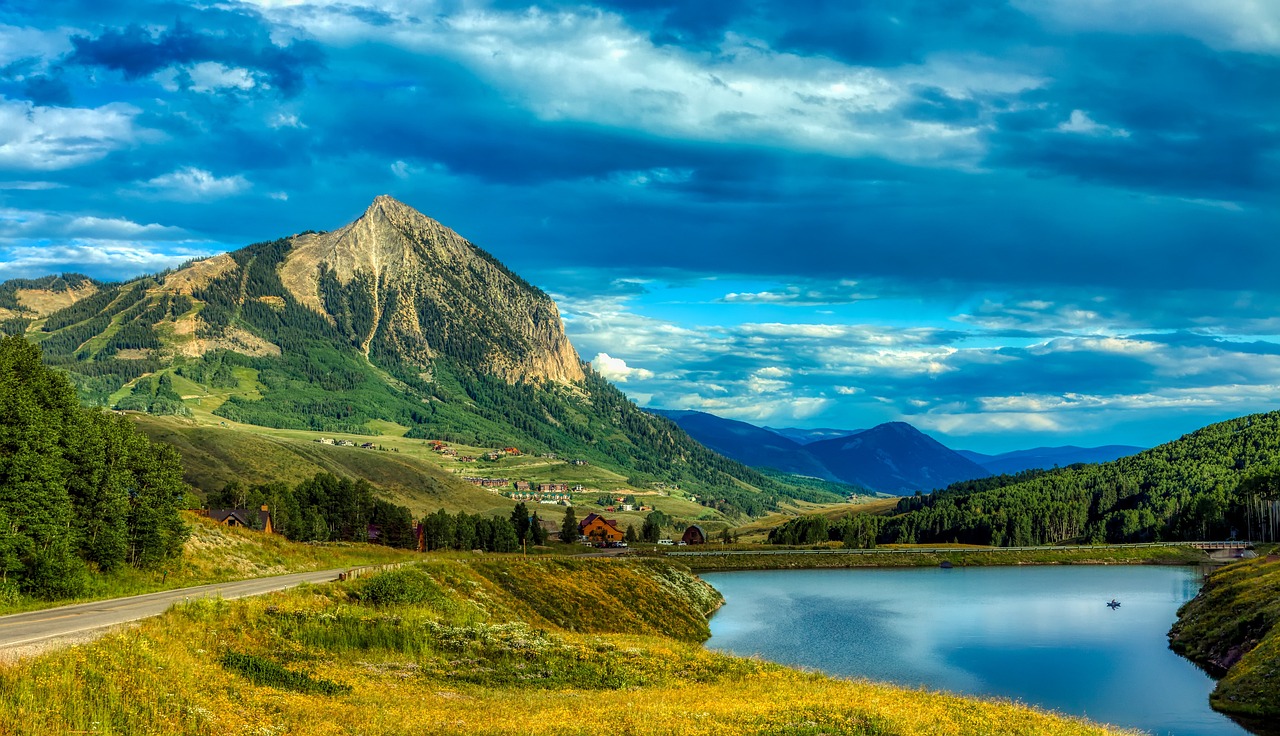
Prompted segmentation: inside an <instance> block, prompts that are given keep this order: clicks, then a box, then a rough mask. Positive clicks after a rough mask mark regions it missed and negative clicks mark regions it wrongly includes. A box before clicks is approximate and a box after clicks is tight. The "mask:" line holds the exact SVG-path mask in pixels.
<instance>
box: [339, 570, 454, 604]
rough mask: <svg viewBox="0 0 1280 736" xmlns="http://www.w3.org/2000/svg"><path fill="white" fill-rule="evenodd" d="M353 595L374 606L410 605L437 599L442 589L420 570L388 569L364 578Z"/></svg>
mask: <svg viewBox="0 0 1280 736" xmlns="http://www.w3.org/2000/svg"><path fill="white" fill-rule="evenodd" d="M355 596H356V597H357V598H358V599H360V600H361V601H364V602H365V603H371V604H373V605H375V606H391V605H397V604H409V605H412V604H419V603H426V602H428V601H432V600H438V599H439V598H441V597H442V596H443V591H441V590H440V586H438V585H436V582H435V581H434V580H432V579H431V576H430V575H427V574H426V573H425V572H423V571H422V570H412V569H409V570H389V571H387V572H381V573H378V574H377V575H374V576H373V577H370V578H366V579H365V580H364V582H363V583H362V584H360V586H359V587H358V588H357V589H356V591H355Z"/></svg>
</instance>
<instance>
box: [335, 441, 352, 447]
mask: <svg viewBox="0 0 1280 736" xmlns="http://www.w3.org/2000/svg"><path fill="white" fill-rule="evenodd" d="M334 444H335V445H337V446H338V447H355V446H356V443H354V442H352V441H351V440H338V441H337V442H335V443H334Z"/></svg>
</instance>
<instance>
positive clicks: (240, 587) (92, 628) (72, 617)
mask: <svg viewBox="0 0 1280 736" xmlns="http://www.w3.org/2000/svg"><path fill="white" fill-rule="evenodd" d="M341 572H343V570H341V569H339V570H321V571H318V572H299V573H293V574H291V575H277V576H275V577H269V578H258V579H256V580H240V581H236V582H232V583H216V584H214V585H201V586H198V587H195V588H179V589H177V590H166V591H161V592H159V593H147V594H145V595H135V596H131V597H129V598H112V599H111V600H105V601H97V602H95V603H79V604H76V605H74V606H62V607H60V608H48V609H45V610H43V611H31V612H29V613H15V614H13V615H10V616H0V659H2V658H3V655H4V654H5V653H6V650H11V651H12V650H16V649H20V648H24V647H31V646H33V645H40V644H44V643H48V642H49V641H50V640H53V639H58V638H62V637H86V636H88V637H91V636H93V635H94V634H96V633H103V632H105V630H106V629H109V628H111V627H112V626H117V625H119V624H123V623H128V622H130V621H137V620H138V619H142V618H148V617H150V616H157V615H159V614H161V613H164V612H165V611H166V610H168V609H169V606H171V605H173V604H174V603H178V602H181V601H184V600H188V599H191V598H215V597H221V598H227V599H231V598H243V597H245V596H250V595H261V594H263V593H271V592H273V591H277V590H284V589H285V588H292V587H294V586H295V585H299V584H301V583H324V582H329V581H331V580H337V579H338V574H339V573H341Z"/></svg>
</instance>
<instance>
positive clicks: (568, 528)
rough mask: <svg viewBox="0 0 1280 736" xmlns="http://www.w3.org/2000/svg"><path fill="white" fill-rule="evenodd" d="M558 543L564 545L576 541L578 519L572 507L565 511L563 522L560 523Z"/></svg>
mask: <svg viewBox="0 0 1280 736" xmlns="http://www.w3.org/2000/svg"><path fill="white" fill-rule="evenodd" d="M560 541H561V542H564V543H565V544H572V543H574V542H576V541H578V517H577V515H576V514H575V513H574V512H573V507H572V506H570V507H569V508H567V509H565V512H564V521H562V522H560Z"/></svg>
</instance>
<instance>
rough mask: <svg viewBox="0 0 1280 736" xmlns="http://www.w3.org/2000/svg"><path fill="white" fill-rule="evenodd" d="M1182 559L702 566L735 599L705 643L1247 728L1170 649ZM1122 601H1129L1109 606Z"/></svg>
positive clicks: (1159, 727) (1117, 715) (826, 667)
mask: <svg viewBox="0 0 1280 736" xmlns="http://www.w3.org/2000/svg"><path fill="white" fill-rule="evenodd" d="M1202 574H1203V573H1202V571H1199V570H1196V569H1194V568H1185V567H1154V566H1075V567H976V568H955V569H951V570H943V569H939V568H919V569H863V570H768V571H756V572H725V573H706V574H703V575H702V577H703V578H704V579H705V580H706V581H707V582H709V583H711V584H712V585H714V586H715V587H716V588H717V589H718V590H719V591H720V592H721V593H722V594H723V595H724V598H725V601H726V603H725V605H724V607H723V608H722V609H721V610H720V611H719V612H718V613H716V615H715V616H714V617H713V618H712V619H711V639H710V640H709V641H708V642H707V647H709V648H711V649H716V650H721V651H726V652H731V653H733V654H738V655H745V656H749V655H759V656H761V657H763V658H764V659H768V660H771V661H774V662H779V663H782V664H787V665H793V666H798V667H804V668H809V669H816V670H821V671H823V672H826V673H829V674H832V675H840V676H856V677H866V678H869V679H872V680H882V681H888V682H893V683H897V684H900V685H906V686H911V687H915V686H921V685H923V686H925V687H928V688H932V689H941V690H951V691H954V692H959V693H967V694H972V695H986V696H999V697H1004V698H1010V699H1013V700H1019V701H1022V702H1025V703H1028V704H1032V705H1036V706H1040V707H1042V708H1048V709H1051V710H1056V711H1059V712H1062V713H1066V714H1071V715H1080V716H1086V717H1088V718H1090V719H1091V720H1094V721H1099V722H1103V723H1111V724H1114V725H1118V726H1126V727H1133V728H1140V729H1143V730H1146V731H1149V732H1151V733H1153V734H1161V735H1164V734H1171V735H1176V736H1211V735H1212V736H1220V735H1226V734H1230V735H1233V736H1239V735H1241V734H1247V733H1248V732H1247V731H1245V730H1244V729H1243V728H1241V727H1240V726H1238V725H1236V724H1235V723H1234V722H1233V721H1231V720H1230V719H1228V718H1227V717H1226V716H1223V715H1220V714H1218V713H1215V712H1214V711H1213V710H1212V709H1210V708H1209V693H1210V691H1212V690H1213V686H1214V681H1213V679H1212V678H1210V677H1209V676H1208V675H1206V674H1204V673H1203V672H1201V671H1200V670H1199V669H1198V668H1197V667H1196V666H1195V665H1193V664H1191V663H1190V662H1188V661H1187V660H1185V659H1183V658H1182V657H1179V656H1178V655H1176V654H1174V653H1173V652H1172V651H1170V650H1169V647H1168V639H1167V638H1166V634H1167V632H1168V631H1169V627H1170V626H1171V625H1172V624H1173V622H1174V620H1175V619H1176V618H1177V610H1178V607H1179V606H1181V605H1182V604H1183V603H1185V602H1186V601H1188V600H1190V599H1191V598H1193V597H1194V596H1195V594H1196V592H1197V591H1198V590H1199V589H1200V580H1201V575H1202ZM1112 598H1115V599H1117V600H1119V601H1120V602H1121V606H1120V608H1118V609H1116V610H1112V609H1110V608H1108V607H1107V606H1106V605H1105V603H1106V601H1109V600H1111V599H1112Z"/></svg>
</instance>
